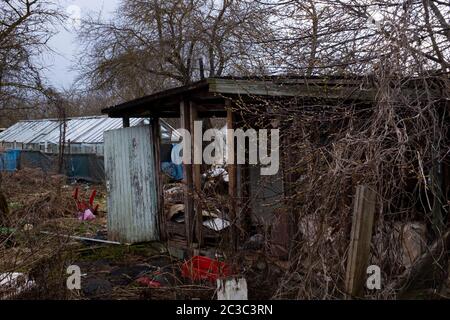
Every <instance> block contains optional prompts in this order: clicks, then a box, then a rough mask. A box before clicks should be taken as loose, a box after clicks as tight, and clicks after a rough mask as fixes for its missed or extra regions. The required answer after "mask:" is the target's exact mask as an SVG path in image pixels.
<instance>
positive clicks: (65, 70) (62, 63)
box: [44, 0, 120, 89]
mask: <svg viewBox="0 0 450 320" xmlns="http://www.w3.org/2000/svg"><path fill="white" fill-rule="evenodd" d="M119 2H120V0H55V3H58V4H59V5H60V6H61V7H62V8H63V9H64V10H66V13H67V14H69V15H72V16H74V17H75V16H77V13H78V12H79V14H80V16H81V18H83V16H86V15H87V14H89V13H94V12H101V16H102V17H105V18H108V17H110V16H111V14H112V12H113V11H114V10H115V9H116V7H117V6H118V3H119ZM67 25H69V26H70V25H71V21H70V20H69V21H67ZM49 46H50V48H51V49H52V50H54V51H55V53H50V54H47V55H46V56H45V57H44V64H45V65H46V66H47V67H48V70H46V72H45V73H44V74H45V76H46V77H47V79H48V80H49V82H50V84H51V85H52V86H54V87H56V88H58V89H63V88H69V87H70V86H71V85H72V83H73V81H74V79H75V78H76V76H77V72H76V71H73V70H71V68H72V67H73V65H74V64H75V63H76V62H77V58H78V57H77V53H78V52H79V46H78V43H77V39H76V30H75V29H74V28H69V31H67V30H65V29H64V28H63V27H62V26H60V27H58V33H57V34H56V35H55V36H54V37H53V38H52V39H51V40H50V42H49Z"/></svg>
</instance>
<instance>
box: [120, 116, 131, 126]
mask: <svg viewBox="0 0 450 320" xmlns="http://www.w3.org/2000/svg"><path fill="white" fill-rule="evenodd" d="M122 125H123V127H124V128H129V127H130V118H127V117H125V118H122Z"/></svg>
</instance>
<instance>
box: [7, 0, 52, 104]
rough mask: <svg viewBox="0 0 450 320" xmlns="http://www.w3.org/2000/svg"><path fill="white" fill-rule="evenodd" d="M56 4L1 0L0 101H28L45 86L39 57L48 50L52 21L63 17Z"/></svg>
mask: <svg viewBox="0 0 450 320" xmlns="http://www.w3.org/2000/svg"><path fill="white" fill-rule="evenodd" d="M60 18H61V16H60V15H59V13H58V12H57V10H56V8H55V6H54V5H52V4H51V3H49V2H46V1H37V0H6V1H2V2H1V3H0V105H1V107H2V108H12V107H17V106H18V104H22V105H23V104H26V102H25V103H24V101H27V100H28V98H29V97H30V95H33V94H36V93H37V92H42V91H43V89H44V85H43V81H42V77H41V71H42V66H40V65H39V64H38V58H39V57H40V55H41V54H42V53H43V52H44V50H47V49H48V48H47V45H46V44H47V41H48V40H49V38H50V37H51V36H52V34H53V30H52V23H54V22H55V21H56V20H58V19H60Z"/></svg>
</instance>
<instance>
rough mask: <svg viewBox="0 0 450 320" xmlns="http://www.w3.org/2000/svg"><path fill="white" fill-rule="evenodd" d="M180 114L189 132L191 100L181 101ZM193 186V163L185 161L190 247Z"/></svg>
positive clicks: (192, 219) (188, 243)
mask: <svg viewBox="0 0 450 320" xmlns="http://www.w3.org/2000/svg"><path fill="white" fill-rule="evenodd" d="M180 115H181V116H180V123H181V127H182V128H183V129H186V130H187V131H189V132H192V130H191V116H190V105H189V102H185V101H181V102H180ZM191 147H192V145H191ZM191 149H192V148H191ZM183 152H191V154H192V150H184V149H183ZM191 162H192V161H191ZM193 187H194V186H193V179H192V164H190V163H183V189H184V223H185V226H186V242H187V246H188V248H190V247H191V246H192V241H193V235H194V202H193Z"/></svg>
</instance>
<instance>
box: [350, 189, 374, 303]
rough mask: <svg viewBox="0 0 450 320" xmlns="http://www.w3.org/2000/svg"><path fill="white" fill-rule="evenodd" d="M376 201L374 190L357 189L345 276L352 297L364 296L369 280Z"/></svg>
mask: <svg viewBox="0 0 450 320" xmlns="http://www.w3.org/2000/svg"><path fill="white" fill-rule="evenodd" d="M375 200H376V193H375V191H374V190H373V189H371V188H370V187H368V186H366V185H359V186H357V187H356V193H355V199H354V207H353V219H352V231H351V234H350V247H349V252H348V257H347V271H346V276H345V289H346V292H347V294H349V295H350V296H352V297H357V296H360V295H361V294H362V292H363V289H364V284H365V282H366V278H367V273H366V271H367V270H366V269H367V264H368V260H369V253H370V242H371V239H372V227H373V219H374V212H375Z"/></svg>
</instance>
